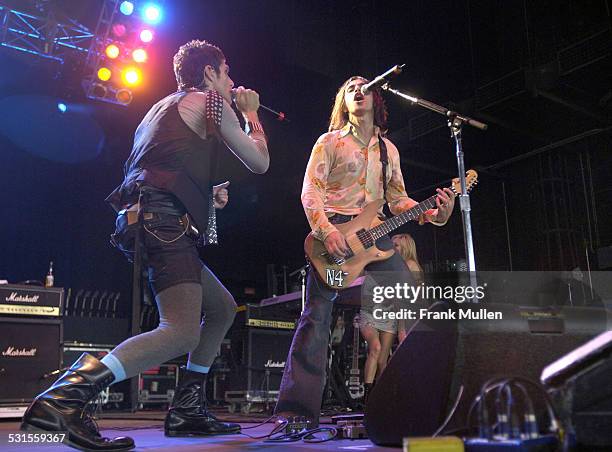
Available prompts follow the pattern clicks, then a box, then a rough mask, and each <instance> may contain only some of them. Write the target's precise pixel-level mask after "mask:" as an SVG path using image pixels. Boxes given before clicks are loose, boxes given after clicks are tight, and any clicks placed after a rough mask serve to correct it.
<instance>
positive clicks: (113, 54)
mask: <svg viewBox="0 0 612 452" xmlns="http://www.w3.org/2000/svg"><path fill="white" fill-rule="evenodd" d="M105 52H106V56H107V57H109V58H110V59H111V60H114V59H115V58H117V57H118V56H119V47H117V46H116V45H115V44H110V45H108V46H106V50H105Z"/></svg>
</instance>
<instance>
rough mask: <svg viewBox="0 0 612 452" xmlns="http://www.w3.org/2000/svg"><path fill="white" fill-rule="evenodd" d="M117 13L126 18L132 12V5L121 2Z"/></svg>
mask: <svg viewBox="0 0 612 452" xmlns="http://www.w3.org/2000/svg"><path fill="white" fill-rule="evenodd" d="M119 11H121V12H122V13H123V14H125V15H126V16H129V15H130V14H132V13H133V12H134V4H133V3H132V2H121V5H120V6H119Z"/></svg>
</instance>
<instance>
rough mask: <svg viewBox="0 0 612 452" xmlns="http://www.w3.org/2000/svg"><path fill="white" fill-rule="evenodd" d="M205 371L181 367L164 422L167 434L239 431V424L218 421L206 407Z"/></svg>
mask: <svg viewBox="0 0 612 452" xmlns="http://www.w3.org/2000/svg"><path fill="white" fill-rule="evenodd" d="M205 382H206V374H202V373H200V372H192V371H190V370H186V369H185V370H184V372H183V375H182V377H181V380H180V381H179V384H178V385H177V387H176V391H175V393H174V398H173V399H172V405H171V406H170V410H169V411H168V414H167V415H166V421H165V422H164V433H165V434H166V436H205V435H224V434H231V433H238V432H239V431H240V425H238V424H234V423H231V422H227V423H226V422H221V421H219V420H218V419H217V418H216V417H215V416H213V415H212V414H211V413H209V412H208V410H207V408H206V395H205V387H206V383H205Z"/></svg>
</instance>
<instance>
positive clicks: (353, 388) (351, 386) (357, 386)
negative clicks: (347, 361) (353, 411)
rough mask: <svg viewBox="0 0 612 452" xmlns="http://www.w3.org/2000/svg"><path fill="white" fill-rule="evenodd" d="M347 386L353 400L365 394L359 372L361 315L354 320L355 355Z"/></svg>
mask: <svg viewBox="0 0 612 452" xmlns="http://www.w3.org/2000/svg"><path fill="white" fill-rule="evenodd" d="M352 355H353V356H352V360H351V368H350V369H349V375H348V379H347V380H346V383H345V384H346V386H347V387H348V392H349V395H350V396H351V399H360V398H362V397H363V396H364V394H365V386H364V384H363V382H362V381H361V376H360V372H359V314H357V315H356V316H355V318H354V319H353V353H352Z"/></svg>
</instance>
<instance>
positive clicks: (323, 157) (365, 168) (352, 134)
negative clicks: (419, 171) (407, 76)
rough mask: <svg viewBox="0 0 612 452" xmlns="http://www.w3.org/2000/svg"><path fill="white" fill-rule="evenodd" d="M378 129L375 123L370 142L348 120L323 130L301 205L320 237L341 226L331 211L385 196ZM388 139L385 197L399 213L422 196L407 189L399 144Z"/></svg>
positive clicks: (357, 208)
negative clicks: (415, 196)
mask: <svg viewBox="0 0 612 452" xmlns="http://www.w3.org/2000/svg"><path fill="white" fill-rule="evenodd" d="M379 133H380V130H379V129H378V127H375V130H374V134H373V136H372V138H371V139H370V142H369V143H368V144H367V145H366V144H365V143H363V142H362V141H361V140H360V139H359V138H358V136H357V134H356V131H355V127H354V126H353V125H352V124H351V123H347V125H346V126H344V127H343V128H342V129H340V130H334V131H332V132H328V133H324V134H323V135H321V136H320V137H319V139H318V140H317V142H316V143H315V145H314V147H313V148H312V153H311V155H310V160H309V161H308V165H307V167H306V174H305V176H304V184H303V186H302V205H303V206H304V211H305V212H306V218H307V219H308V223H309V224H310V227H311V228H312V231H313V233H314V236H315V237H316V238H318V239H320V240H325V238H326V237H327V236H328V235H329V234H330V233H331V232H333V231H335V230H336V227H335V226H334V225H333V224H331V223H330V221H329V217H331V216H332V215H334V214H342V215H357V214H359V213H361V211H362V209H363V208H364V207H365V206H366V205H368V204H369V203H371V202H372V201H375V200H378V199H382V198H383V183H382V163H381V161H380V147H379V141H378V139H379V138H378V137H379ZM383 140H384V141H385V144H386V146H387V155H388V160H389V163H388V165H387V193H386V200H387V202H388V204H389V209H390V210H391V212H392V213H393V214H395V215H397V214H399V213H402V212H404V211H405V210H408V209H409V208H411V207H413V206H414V205H416V204H417V202H416V201H414V200H413V199H411V198H409V197H408V195H407V194H406V188H405V186H404V178H403V176H402V170H401V168H400V158H399V152H398V150H397V148H396V147H395V145H394V144H393V143H392V142H391V141H389V140H388V139H386V138H383Z"/></svg>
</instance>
